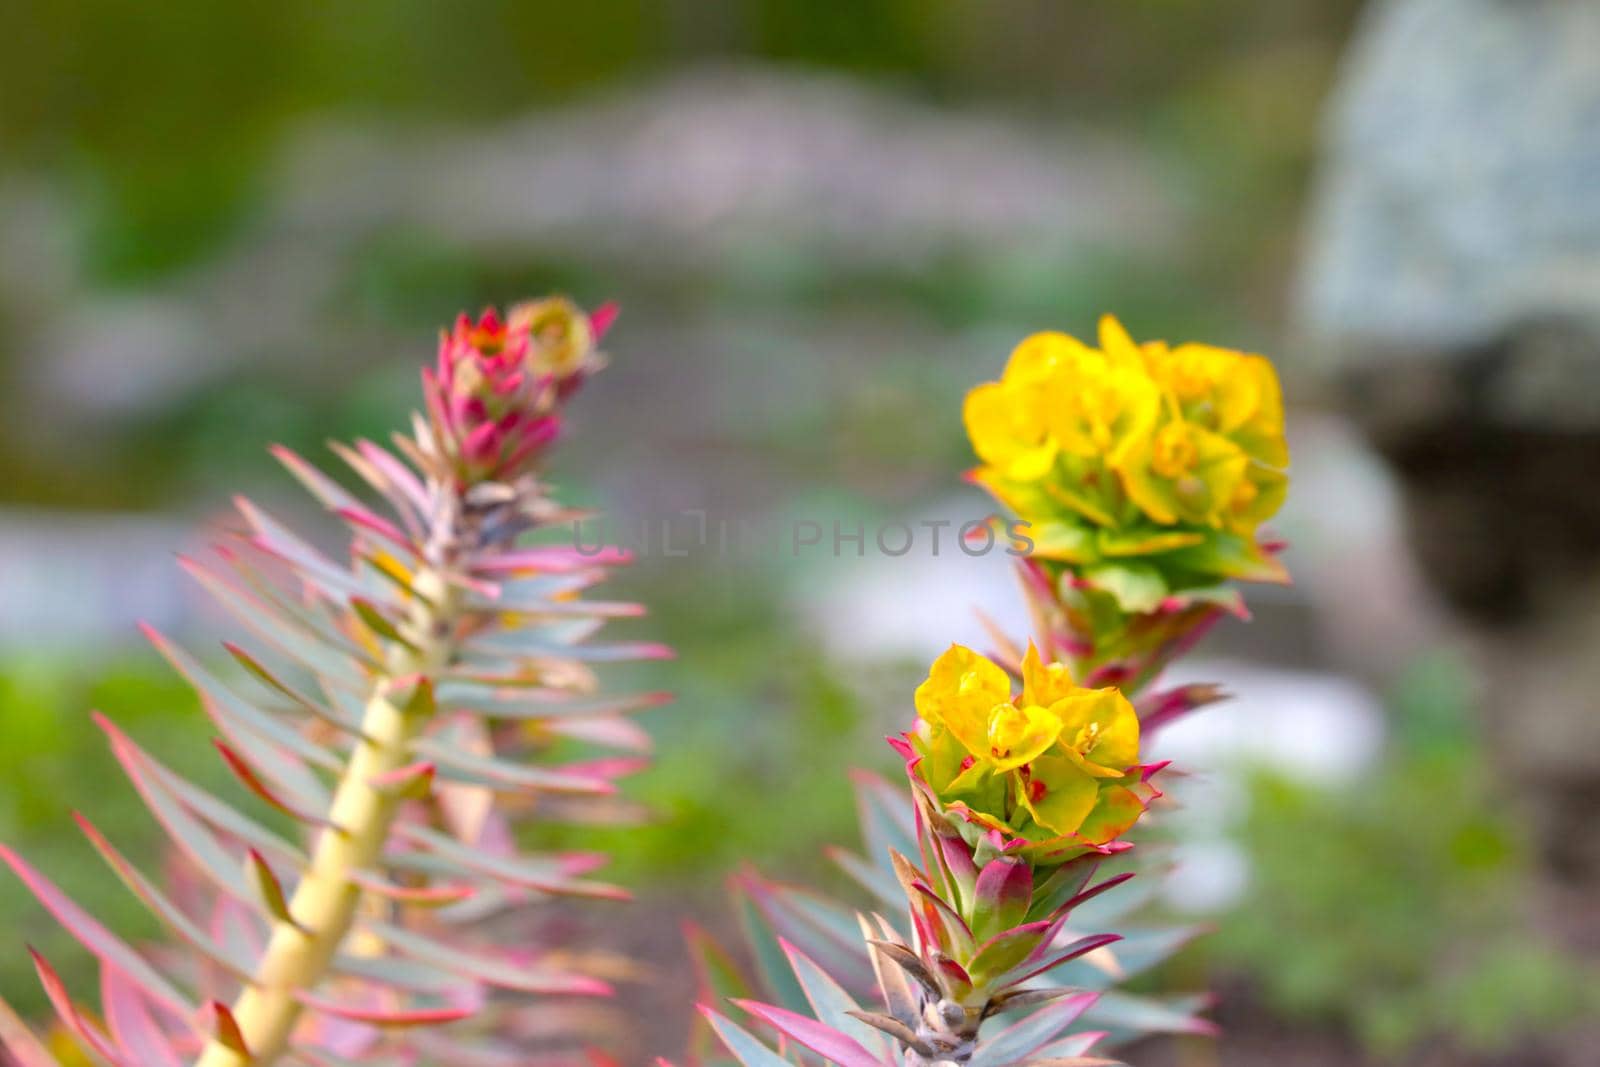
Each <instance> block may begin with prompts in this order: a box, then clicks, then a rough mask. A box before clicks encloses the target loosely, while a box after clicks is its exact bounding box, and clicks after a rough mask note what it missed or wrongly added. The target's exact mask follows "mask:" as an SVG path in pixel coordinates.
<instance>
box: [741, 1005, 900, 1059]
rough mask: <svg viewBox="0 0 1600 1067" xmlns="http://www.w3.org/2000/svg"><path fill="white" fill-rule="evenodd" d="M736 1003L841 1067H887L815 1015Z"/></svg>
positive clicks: (847, 1036) (858, 1043) (853, 1040)
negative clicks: (807, 1015)
mask: <svg viewBox="0 0 1600 1067" xmlns="http://www.w3.org/2000/svg"><path fill="white" fill-rule="evenodd" d="M733 1003H735V1004H737V1005H738V1006H739V1007H741V1008H743V1009H744V1010H745V1011H747V1012H749V1013H750V1014H751V1015H754V1016H755V1017H756V1018H758V1019H760V1020H761V1021H762V1022H764V1023H766V1024H767V1025H768V1026H770V1027H772V1028H773V1029H774V1030H777V1031H778V1032H779V1033H781V1034H784V1035H786V1036H787V1037H789V1038H791V1039H792V1040H794V1041H796V1042H798V1043H799V1044H801V1045H804V1046H805V1047H806V1048H808V1049H810V1050H811V1051H812V1052H815V1053H816V1054H817V1055H819V1056H821V1057H823V1058H824V1059H826V1060H827V1061H829V1062H830V1063H836V1064H838V1065H839V1067H884V1064H885V1062H886V1061H884V1060H880V1059H878V1058H877V1057H876V1056H874V1055H873V1054H872V1053H870V1052H868V1051H867V1050H866V1049H865V1048H862V1047H861V1044H860V1042H858V1041H856V1039H855V1038H853V1037H850V1036H849V1035H848V1034H844V1033H841V1032H839V1031H838V1030H835V1029H834V1028H833V1027H831V1026H827V1025H824V1024H823V1023H819V1022H818V1021H817V1020H815V1019H808V1018H806V1017H805V1016H804V1015H801V1014H799V1013H797V1012H792V1011H789V1010H787V1009H785V1008H779V1007H775V1006H773V1005H771V1004H762V1003H759V1002H757V1001H753V1000H736V1001H734V1002H733Z"/></svg>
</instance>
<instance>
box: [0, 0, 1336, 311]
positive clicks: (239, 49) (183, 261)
mask: <svg viewBox="0 0 1600 1067" xmlns="http://www.w3.org/2000/svg"><path fill="white" fill-rule="evenodd" d="M1356 6H1357V5H1356V3H1355V2H1354V0H1338V2H1335V3H1324V2H1318V0H1219V2H1217V3H1210V4H1172V3H1170V2H1166V0H1137V2H1130V3H1124V4H1119V5H1116V6H1115V7H1109V8H1107V7H1102V6H1098V5H1070V4H1054V3H1047V2H1039V0H1007V2H1004V3H999V4H986V5H982V6H981V9H980V8H978V7H977V6H976V5H973V4H971V3H969V2H967V0H927V2H913V0H862V2H860V3H855V4H851V5H849V6H848V7H835V8H830V7H827V6H819V5H816V4H810V3H805V2H804V0H715V2H700V0H671V2H667V3H660V4H651V3H645V2H643V0H596V2H593V3H586V4H571V3H561V2H558V0H534V2H527V3H517V2H514V0H468V2H466V3H461V4H451V5H448V6H441V5H438V4H430V3H427V2H424V0H403V2H400V3H375V2H370V0H360V2H357V3H346V4H340V5H338V6H337V7H330V6H328V5H325V4H317V3H312V2H308V0H286V2H283V3H277V4H268V5H249V6H247V7H241V6H238V5H216V4H206V3H201V2H198V0H176V2H174V3H171V4H163V5H160V6H157V7H149V6H129V5H127V4H120V3H116V2H114V0H59V2H48V3H47V2H43V0H30V2H24V3H19V4H14V5H11V6H10V7H9V9H8V11H7V24H8V26H9V27H10V32H8V33H7V34H6V35H5V39H4V41H0V141H3V142H4V143H5V144H6V145H7V153H6V154H7V157H8V162H9V163H11V164H17V163H22V164H25V165H27V164H35V163H40V162H43V163H46V164H49V165H52V166H57V167H60V168H62V169H63V171H64V172H65V173H66V174H67V175H68V176H69V178H70V179H71V181H70V185H71V186H72V187H73V188H75V189H76V190H77V191H80V192H84V193H87V194H88V196H89V198H90V200H91V202H92V204H93V209H92V211H91V213H90V215H89V217H88V218H87V219H86V220H85V225H84V228H83V233H82V234H81V235H80V236H81V238H82V241H83V247H84V250H85V252H86V254H87V256H88V259H89V261H90V262H91V263H92V265H93V266H94V268H95V272H96V273H97V274H98V275H99V276H100V277H101V278H103V279H105V280H107V281H131V280H136V279H138V278H140V277H142V276H146V275H149V274H151V273H159V272H162V271H169V270H172V269H176V268H179V267H182V266H184V265H187V264H190V263H193V262H194V261H195V260H196V259H197V258H199V257H201V256H203V254H204V253H205V252H206V251H207V250H208V249H210V248H212V247H214V246H215V244H216V242H217V241H218V240H219V239H220V238H222V237H224V236H225V235H227V234H228V233H230V232H231V231H233V230H234V229H235V228H236V227H237V226H239V225H240V224H242V223H245V222H247V221H248V219H249V217H250V213H251V208H252V206H253V205H254V204H255V203H257V202H258V201H259V198H260V197H261V196H263V195H264V194H266V193H267V192H269V191H270V187H271V179H272V173H271V163H272V161H273V151H274V149H275V148H276V147H277V145H278V144H279V141H280V139H281V137H282V136H283V135H284V134H285V133H286V132H287V131H288V130H289V129H290V128H291V127H292V126H293V125H294V124H295V123H296V122H298V121H300V120H304V119H307V118H315V117H329V116H334V117H336V116H348V117H356V118H378V119H382V120H385V121H420V122H439V121H452V120H473V119H481V118H490V117H495V116H501V115H507V114H515V113H518V112H520V111H523V110H525V109H527V108H528V107H529V106H532V105H536V104H541V103H548V102H550V101H552V100H557V99H561V98H564V97H567V96H570V95H572V94H573V93H575V92H577V91H580V90H585V89H590V88H593V87H595V86H597V85H603V84H606V83H610V82H615V81H618V80H622V79H627V78H632V77H637V76H640V75H642V74H648V73H650V72H652V71H656V70H660V69H663V68H665V67H668V66H671V65H679V64H683V63H686V62H696V61H709V62H718V61H724V60H739V59H747V58H754V59H765V60H774V61H779V62H785V63H798V64H805V65H816V66H823V67H832V68H838V69H843V70H847V71H851V72H854V73H858V74H862V75H867V76H876V77H884V78H890V79H893V80H895V81H897V82H900V83H902V84H907V85H909V86H911V87H913V88H915V89H917V90H920V91H922V92H924V93H927V94H930V95H934V96H938V97H945V98H949V97H953V96H956V95H979V96H987V97H999V98H1005V99H1009V100H1012V101H1014V102H1016V103H1018V104H1020V105H1022V106H1024V107H1031V108H1052V109H1053V108H1055V107H1057V106H1058V105H1059V102H1060V101H1063V100H1069V101H1073V102H1074V104H1073V106H1074V107H1075V108H1089V109H1109V108H1111V107H1113V106H1114V107H1116V108H1118V109H1123V108H1137V109H1148V110H1146V111H1145V112H1144V114H1145V115H1146V116H1155V117H1156V125H1157V126H1158V127H1160V128H1161V129H1163V130H1165V131H1166V132H1167V133H1170V134H1171V135H1173V136H1174V137H1175V138H1176V139H1178V140H1179V141H1181V142H1182V143H1183V144H1185V145H1190V146H1192V147H1198V148H1201V149H1206V150H1208V152H1207V154H1208V156H1210V157H1211V158H1214V159H1216V160H1217V161H1218V162H1219V165H1220V169H1219V173H1218V180H1219V184H1221V185H1225V186H1228V187H1232V188H1233V189H1234V192H1235V193H1237V194H1239V195H1240V200H1239V202H1240V203H1250V204H1252V206H1254V207H1256V208H1259V206H1260V204H1259V201H1258V200H1257V199H1254V198H1252V197H1251V195H1250V194H1256V193H1259V192H1260V187H1259V186H1260V183H1262V182H1265V183H1268V184H1276V183H1277V182H1278V181H1279V180H1280V178H1281V175H1282V169H1281V165H1280V166H1244V165H1240V164H1239V163H1229V162H1227V161H1228V160H1230V159H1233V158H1236V157H1237V156H1238V155H1239V154H1240V153H1241V152H1242V153H1247V155H1248V157H1249V158H1250V160H1251V161H1252V162H1254V163H1258V164H1259V163H1262V162H1270V160H1262V159H1261V158H1260V157H1261V154H1262V153H1263V152H1266V153H1268V154H1269V155H1270V156H1272V157H1274V158H1280V159H1282V160H1285V161H1287V164H1288V165H1289V166H1290V167H1294V166H1297V165H1300V164H1303V162H1304V159H1305V157H1306V154H1307V148H1308V147H1309V143H1310V142H1309V138H1308V136H1307V131H1308V130H1309V128H1310V126H1311V124H1310V123H1309V122H1308V121H1307V120H1308V118H1309V115H1308V114H1307V113H1306V109H1307V108H1308V107H1312V106H1314V105H1315V96H1316V94H1315V93H1314V92H1311V93H1307V92H1306V91H1305V90H1306V88H1307V87H1308V85H1315V84H1316V83H1318V82H1319V81H1321V80H1322V79H1325V77H1326V73H1327V70H1328V68H1329V67H1330V66H1331V57H1332V55H1333V54H1334V47H1335V45H1336V43H1337V41H1338V39H1339V37H1340V36H1341V35H1342V31H1343V29H1344V27H1345V25H1346V24H1347V23H1348V21H1349V18H1350V15H1351V13H1352V12H1353V11H1354V9H1355V8H1356ZM1063 41H1072V42H1078V43H1079V47H1077V48H1075V49H1074V51H1073V53H1072V54H1071V55H1070V56H1065V55H1063V54H1061V52H1060V42H1063ZM1152 104H1154V105H1155V106H1154V107H1152V106H1151V105H1152ZM1147 121H1148V118H1147ZM1263 124H1266V125H1267V127H1268V128H1269V129H1270V130H1271V131H1272V132H1273V134H1274V136H1262V135H1261V134H1260V129H1261V127H1262V125H1263ZM1247 174H1249V175H1254V176H1255V177H1252V178H1250V179H1249V180H1248V182H1246V183H1245V184H1246V185H1248V186H1250V188H1248V189H1247V188H1244V187H1241V186H1239V185H1238V182H1239V180H1240V178H1241V176H1242V175H1247ZM1250 217H1251V218H1254V219H1258V220H1259V219H1260V217H1261V213H1260V212H1259V210H1257V211H1253V212H1252V214H1251V216H1250ZM1237 230H1238V227H1233V228H1232V229H1230V231H1229V232H1237Z"/></svg>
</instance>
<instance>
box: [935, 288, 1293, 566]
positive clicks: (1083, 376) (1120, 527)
mask: <svg viewBox="0 0 1600 1067" xmlns="http://www.w3.org/2000/svg"><path fill="white" fill-rule="evenodd" d="M964 417H965V421H966V426H967V433H968V435H969V436H970V437H971V439H972V445H973V448H974V450H975V451H976V452H977V454H978V457H979V458H980V459H981V460H982V462H983V465H982V466H981V467H979V468H978V470H977V471H976V472H975V474H974V476H975V478H976V480H977V481H978V482H979V483H981V484H982V485H984V486H985V487H986V488H988V489H989V490H990V491H991V492H992V493H994V495H995V496H996V497H997V498H999V499H1000V501H1001V502H1002V503H1004V504H1006V505H1007V506H1008V507H1010V508H1012V509H1013V510H1014V511H1015V512H1016V513H1017V514H1018V516H1019V517H1021V518H1023V519H1026V520H1029V521H1030V522H1031V523H1034V524H1043V525H1044V527H1045V531H1044V534H1045V537H1046V540H1047V541H1048V542H1049V545H1048V549H1049V550H1048V551H1047V552H1046V553H1045V554H1046V555H1051V556H1054V557H1055V558H1061V559H1066V560H1068V561H1070V562H1086V561H1090V560H1095V559H1102V558H1107V557H1128V556H1145V555H1152V554H1158V553H1163V552H1170V551H1174V550H1178V549H1183V548H1188V547H1191V546H1196V545H1201V544H1203V543H1205V542H1206V541H1207V540H1208V538H1211V537H1212V536H1213V535H1214V534H1225V535H1232V536H1233V537H1235V538H1238V539H1241V540H1244V541H1248V542H1252V543H1253V541H1254V538H1255V535H1256V530H1257V528H1258V527H1259V526H1260V524H1261V523H1262V522H1263V521H1265V520H1266V519H1268V518H1270V517H1271V516H1272V515H1273V514H1274V513H1275V512H1276V511H1277V510H1278V508H1279V506H1280V505H1281V504H1282V503H1283V498H1284V494H1285V492H1286V491H1287V488H1288V476H1287V474H1286V473H1285V471H1284V468H1286V467H1287V466H1288V463H1289V450H1288V446H1287V445H1286V443H1285V441H1284V435H1283V399H1282V394H1281V392H1280V389H1279V385H1278V376H1277V374H1276V372H1275V371H1274V370H1273V367H1272V364H1271V363H1270V362H1268V361H1267V360H1266V359H1265V358H1264V357H1262V356H1255V355H1247V354H1245V353H1242V352H1234V351H1230V350H1227V349H1222V348H1213V347H1210V346H1208V345H1199V344H1184V345H1179V346H1177V347H1175V348H1173V347H1169V346H1168V345H1166V344H1165V343H1163V342H1159V341H1152V342H1146V343H1144V344H1136V343H1135V342H1134V341H1133V340H1132V338H1130V337H1129V336H1128V333H1127V331H1126V330H1124V329H1123V328H1122V325H1121V324H1120V323H1118V322H1117V320H1116V319H1114V318H1112V317H1110V316H1106V317H1105V318H1103V319H1102V320H1101V322H1100V347H1099V348H1091V347H1089V346H1088V345H1085V344H1084V343H1082V342H1081V341H1078V340H1076V339H1075V338H1072V337H1069V336H1067V335H1066V334H1062V333H1038V334H1034V335H1033V336H1031V337H1029V338H1028V339H1026V340H1025V341H1023V342H1022V343H1021V344H1020V345H1018V346H1017V348H1016V350H1015V351H1014V352H1013V353H1012V354H1011V359H1010V361H1009V363H1007V365H1006V369H1005V373H1004V375H1003V376H1002V378H1001V379H1000V380H999V381H997V382H986V383H984V384H982V385H980V386H978V387H977V388H975V389H973V390H972V391H971V393H969V394H968V395H967V400H966V406H965V410H964Z"/></svg>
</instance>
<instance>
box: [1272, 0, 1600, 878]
mask: <svg viewBox="0 0 1600 1067" xmlns="http://www.w3.org/2000/svg"><path fill="white" fill-rule="evenodd" d="M1329 135H1330V136H1329V145H1328V157H1327V160H1326V163H1325V171H1324V174H1323V178H1322V182H1321V189H1320V193H1319V197H1318V199H1317V202H1316V205H1315V210H1314V215H1313V222H1312V227H1311V246H1310V254H1309V261H1308V264H1307V269H1306V272H1305V275H1304V277H1303V279H1302V291H1301V317H1302V321H1303V324H1304V326H1305V329H1306V332H1307V333H1308V335H1309V336H1310V338H1311V340H1312V342H1313V349H1314V350H1315V351H1318V352H1319V353H1320V354H1322V355H1323V356H1324V357H1325V358H1326V359H1328V360H1329V362H1330V364H1331V369H1332V371H1333V377H1334V378H1335V379H1336V380H1337V381H1338V382H1339V383H1340V384H1341V385H1342V386H1343V388H1344V391H1345V399H1346V401H1347V406H1348V408H1349V410H1350V411H1351V413H1352V414H1353V415H1354V416H1355V417H1356V418H1357V420H1358V421H1359V422H1360V423H1361V425H1362V426H1363V427H1364V429H1365V430H1366V431H1367V433H1368V435H1369V436H1370V437H1371V438H1372V439H1373V441H1374V442H1375V443H1376V444H1377V445H1378V447H1379V448H1380V449H1381V451H1382V452H1383V453H1384V455H1385V457H1386V458H1387V459H1388V460H1389V462H1390V463H1391V464H1392V465H1393V467H1394V469H1395V470H1396V472H1397V473H1398V474H1399V476H1400V480H1401V483H1402V486H1403V493H1402V497H1403V500H1404V502H1405V506H1406V512H1407V519H1408V525H1409V527H1410V530H1409V533H1410V543H1411V545H1412V547H1413V549H1414V551H1415V554H1416V556H1417V558H1418V561H1419V563H1420V564H1421V566H1422V569H1423V571H1424V572H1425V573H1426V574H1427V575H1428V577H1429V579H1430V580H1431V583H1432V585H1433V586H1434V587H1435V588H1436V589H1438V590H1439V591H1440V592H1441V593H1442V594H1443V595H1444V597H1445V598H1446V600H1448V602H1449V603H1450V605H1451V606H1452V607H1453V608H1455V609H1456V611H1457V612H1458V613H1459V616H1460V617H1461V618H1462V619H1464V620H1465V621H1466V622H1467V623H1468V624H1469V629H1470V630H1471V632H1472V634H1473V636H1474V637H1475V638H1476V639H1477V641H1478V643H1479V644H1480V648H1481V651H1480V654H1479V655H1478V656H1477V657H1476V661H1477V663H1478V664H1480V665H1481V667H1482V669H1483V670H1484V672H1485V674H1486V676H1487V681H1488V693H1489V700H1490V704H1489V708H1488V709H1487V713H1486V716H1485V725H1486V730H1487V733H1488V736H1489V740H1490V744H1491V745H1492V746H1493V749H1494V751H1495V753H1496V755H1497V758H1498V759H1499V760H1501V761H1502V763H1503V764H1504V767H1505V772H1506V776H1507V781H1508V786H1509V784H1510V783H1515V788H1516V789H1517V791H1518V792H1519V794H1520V795H1521V799H1523V800H1524V801H1525V802H1528V803H1529V805H1530V806H1531V807H1532V809H1533V810H1534V812H1535V813H1536V817H1537V819H1538V821H1539V823H1540V828H1541V830H1542V843H1543V845H1544V848H1545V854H1546V857H1547V859H1548V860H1549V861H1550V864H1551V867H1552V869H1553V870H1555V871H1557V872H1559V873H1560V874H1562V875H1564V876H1567V877H1569V878H1571V879H1573V880H1574V881H1577V882H1587V883H1588V884H1590V885H1594V884H1600V848H1596V846H1595V844H1594V841H1595V836H1594V834H1593V833H1592V827H1593V825H1594V820H1595V817H1596V815H1597V813H1600V716H1597V715H1596V714H1595V710H1594V700H1593V693H1594V678H1593V675H1594V672H1595V658H1594V654H1593V649H1594V636H1595V633H1596V623H1595V619H1596V618H1597V617H1600V497H1597V496H1596V494H1595V493H1594V491H1593V484H1594V475H1595V471H1596V470H1597V469H1600V4H1597V3H1595V2H1594V0H1379V2H1377V3H1375V4H1374V5H1373V6H1372V8H1371V9H1370V10H1369V12H1368V16H1367V19H1366V21H1365V23H1364V25H1363V26H1362V28H1361V31H1360V33H1359V35H1358V38H1357V42H1356V45H1355V47H1354V50H1353V52H1352V55H1351V57H1350V60H1349V64H1348V66H1347V68H1346V70H1345V74H1344V80H1343V83H1342V86H1341V88H1340V90H1339V91H1338V93H1337V95H1336V97H1335V101H1334V104H1333V111H1332V116H1331V127H1330V131H1329Z"/></svg>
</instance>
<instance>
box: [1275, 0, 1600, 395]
mask: <svg viewBox="0 0 1600 1067" xmlns="http://www.w3.org/2000/svg"><path fill="white" fill-rule="evenodd" d="M1597 57H1600V4H1596V3H1594V2H1593V0H1378V2H1377V3H1374V4H1373V5H1372V7H1371V8H1370V10H1369V12H1368V14H1367V17H1366V19H1365V22H1364V24H1363V25H1362V27H1361V30H1360V32H1359V34H1358V37H1357V41H1356V44H1355V46H1354V48H1353V51H1352V53H1351V55H1350V57H1349V60H1348V64H1347V67H1346V70H1345V73H1344V76H1343V79H1342V84H1341V86H1340V88H1339V90H1338V92H1337V95H1336V97H1335V99H1334V102H1333V107H1332V112H1331V123H1330V128H1329V131H1328V152H1327V159H1326V161H1325V166H1324V171H1323V174H1322V180H1321V183H1320V190H1319V194H1318V197H1317V201H1316V206H1315V210H1314V212H1313V220H1312V227H1311V242H1310V256H1309V261H1308V265H1307V269H1306V271H1305V274H1304V276H1303V278H1302V286H1301V294H1300V304H1301V316H1302V320H1303V322H1304V325H1305V326H1306V328H1307V330H1308V331H1309V333H1310V334H1311V335H1312V337H1313V338H1314V339H1315V340H1317V341H1319V342H1321V343H1322V345H1323V348H1324V351H1325V352H1327V353H1329V354H1330V355H1331V357H1332V358H1333V359H1334V360H1335V361H1337V362H1339V363H1341V364H1345V363H1362V362H1367V361H1372V360H1374V359H1379V358H1390V357H1393V358H1396V359H1430V358H1434V359H1441V360H1446V361H1450V360H1458V359H1460V358H1462V357H1464V356H1467V355H1469V354H1471V353H1474V352H1477V351H1479V350H1481V349H1482V348H1484V347H1485V346H1492V345H1495V344H1499V343H1501V342H1503V341H1504V340H1505V339H1506V338H1508V337H1511V336H1513V335H1515V334H1517V333H1519V332H1520V331H1521V330H1522V329H1523V328H1524V327H1525V326H1526V325H1527V324H1529V323H1550V322H1556V323H1564V324H1570V328H1571V329H1572V330H1574V331H1576V332H1578V333H1580V334H1587V335H1590V336H1593V335H1594V334H1595V333H1596V332H1597V331H1600V58H1597ZM1593 356H1594V348H1593V346H1590V347H1589V348H1588V349H1586V350H1584V351H1583V352H1582V355H1581V357H1580V358H1573V357H1571V356H1570V355H1569V354H1568V353H1565V352H1556V353H1554V354H1553V355H1551V356H1550V358H1549V359H1548V360H1545V361H1542V362H1541V363H1540V367H1541V368H1544V369H1537V370H1527V371H1525V372H1524V371H1515V372H1509V371H1508V372H1507V373H1509V374H1510V375H1511V384H1510V386H1509V387H1508V388H1507V389H1506V390H1505V392H1506V393H1507V395H1506V396H1504V397H1503V398H1502V400H1503V402H1504V403H1506V404H1507V405H1509V406H1510V408H1511V412H1510V414H1512V415H1513V416H1516V417H1521V416H1532V417H1537V418H1554V419H1557V420H1564V421H1574V420H1576V421H1582V422H1585V423H1588V424H1590V425H1595V424H1600V360H1596V359H1595V358H1593ZM1574 375H1577V376H1580V377H1579V380H1582V381H1584V382H1585V383H1586V386H1587V388H1585V389H1574V388H1572V383H1573V382H1574V380H1575V379H1574ZM1552 382H1554V383H1558V384H1556V385H1555V386H1554V387H1552V385H1551V383H1552Z"/></svg>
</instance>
